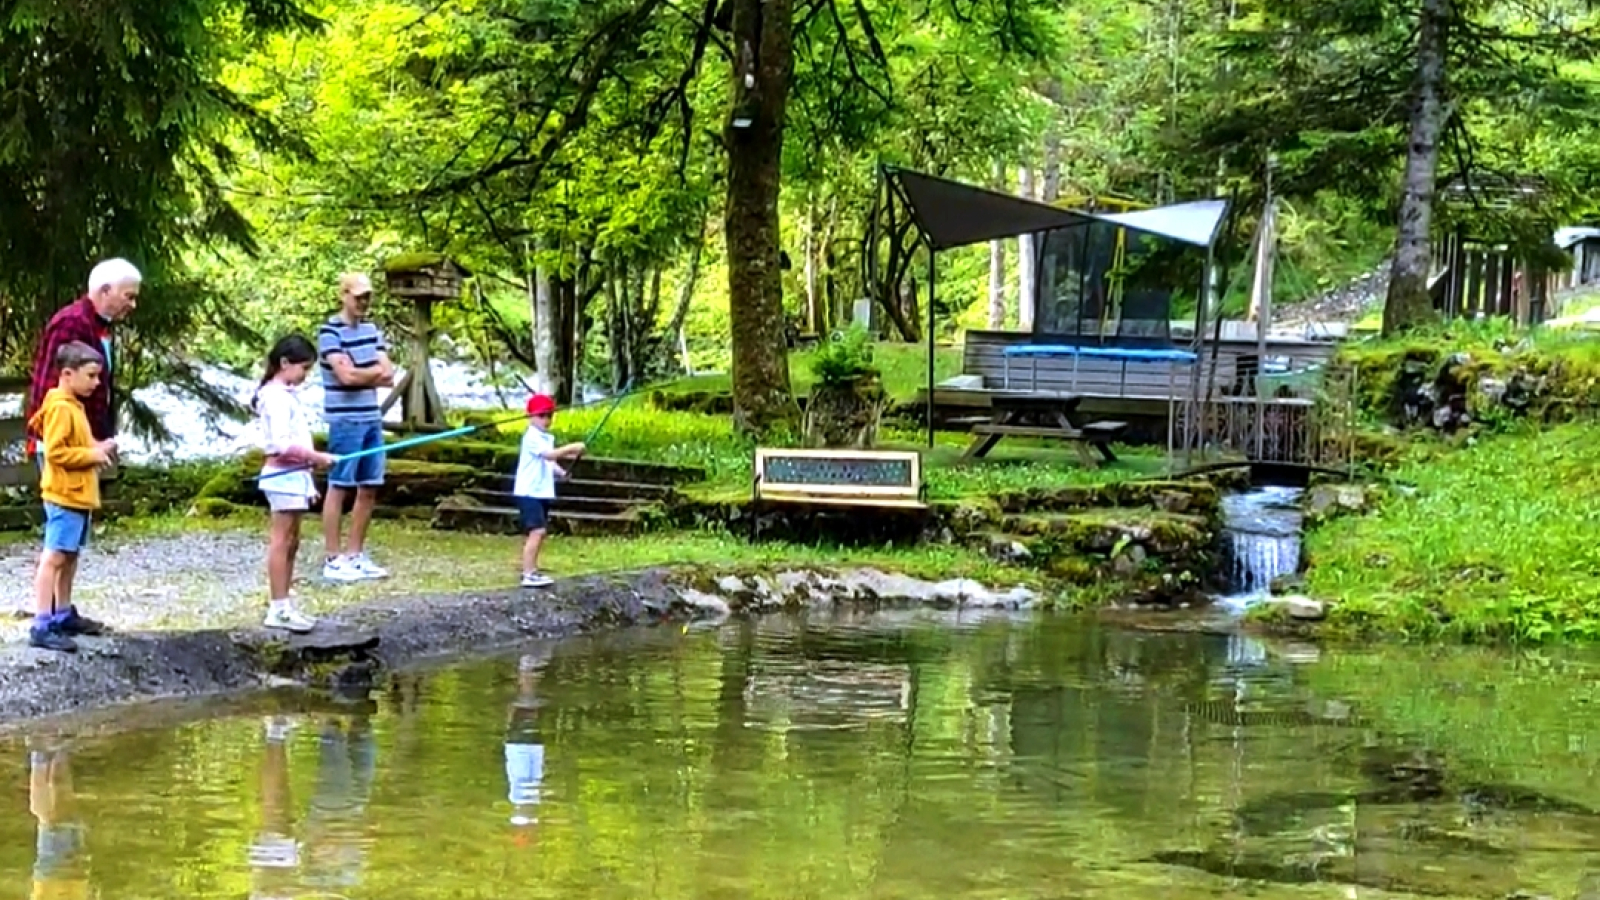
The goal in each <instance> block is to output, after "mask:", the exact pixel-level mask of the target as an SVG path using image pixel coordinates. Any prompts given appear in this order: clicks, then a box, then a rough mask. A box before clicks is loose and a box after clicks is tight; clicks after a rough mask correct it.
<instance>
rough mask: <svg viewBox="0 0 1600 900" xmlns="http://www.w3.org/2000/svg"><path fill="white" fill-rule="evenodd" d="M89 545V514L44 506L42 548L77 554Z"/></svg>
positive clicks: (49, 504)
mask: <svg viewBox="0 0 1600 900" xmlns="http://www.w3.org/2000/svg"><path fill="white" fill-rule="evenodd" d="M88 545H89V512H88V510H82V509H68V508H67V507H65V506H57V505H56V504H54V503H46V504H45V505H44V548H45V549H46V550H54V551H56V552H59V553H77V552H79V551H80V550H82V549H83V548H84V547H87V546H88Z"/></svg>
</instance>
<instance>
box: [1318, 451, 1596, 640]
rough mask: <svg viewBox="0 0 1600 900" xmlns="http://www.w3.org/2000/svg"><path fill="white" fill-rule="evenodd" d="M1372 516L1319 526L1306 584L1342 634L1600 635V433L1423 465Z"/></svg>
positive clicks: (1414, 465)
mask: <svg viewBox="0 0 1600 900" xmlns="http://www.w3.org/2000/svg"><path fill="white" fill-rule="evenodd" d="M1395 474H1396V477H1397V478H1398V479H1399V480H1400V481H1401V482H1402V483H1408V484H1412V485H1415V487H1416V490H1415V492H1414V493H1410V494H1405V493H1397V494H1396V496H1394V497H1393V498H1391V499H1390V500H1388V501H1386V502H1385V503H1384V504H1383V506H1382V507H1381V508H1380V509H1379V510H1377V511H1376V512H1374V513H1371V514H1369V515H1367V516H1365V517H1360V518H1350V519H1343V520H1339V521H1335V522H1331V523H1328V524H1326V525H1324V526H1323V527H1321V528H1318V529H1316V530H1315V531H1314V532H1313V533H1312V534H1311V535H1310V536H1309V537H1308V541H1307V548H1306V549H1307V552H1308V553H1309V559H1310V561H1311V568H1310V572H1309V575H1308V587H1309V588H1310V590H1311V592H1312V593H1313V594H1314V595H1316V596H1319V597H1326V598H1330V599H1333V600H1335V601H1338V604H1339V605H1338V606H1337V607H1336V608H1335V610H1334V613H1333V615H1332V617H1331V619H1330V623H1331V624H1332V625H1333V626H1335V627H1342V628H1346V629H1350V630H1353V631H1370V632H1375V633H1390V634H1398V635H1403V636H1407V637H1416V638H1428V637H1445V636H1448V637H1453V638H1456V639H1460V640H1468V641H1473V640H1518V641H1530V642H1533V641H1543V640H1551V639H1560V638H1574V639H1595V638H1600V578H1597V577H1596V576H1597V574H1600V539H1597V537H1600V430H1597V428H1596V427H1595V426H1593V425H1566V426H1562V427H1559V428H1555V429H1551V430H1548V431H1534V430H1531V429H1529V430H1526V431H1523V432H1520V433H1514V434H1505V435H1492V436H1487V437H1483V438H1480V440H1479V442H1478V443H1477V444H1476V445H1475V446H1473V447H1469V448H1466V449H1462V450H1457V451H1452V452H1448V453H1441V452H1438V451H1437V450H1436V451H1435V452H1433V453H1431V454H1419V455H1418V458H1416V459H1414V460H1413V461H1411V462H1408V463H1406V464H1404V465H1402V466H1401V468H1400V470H1399V471H1398V472H1396V473H1395Z"/></svg>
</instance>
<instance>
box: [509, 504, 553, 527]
mask: <svg viewBox="0 0 1600 900" xmlns="http://www.w3.org/2000/svg"><path fill="white" fill-rule="evenodd" d="M517 517H518V518H519V519H521V520H522V530H523V531H540V530H542V529H544V527H545V526H547V525H549V524H550V501H549V500H545V499H542V498H539V497H518V498H517Z"/></svg>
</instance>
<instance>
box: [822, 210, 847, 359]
mask: <svg viewBox="0 0 1600 900" xmlns="http://www.w3.org/2000/svg"><path fill="white" fill-rule="evenodd" d="M838 216H839V197H838V195H834V196H833V197H830V198H828V212H827V216H826V218H825V219H824V220H823V226H822V271H823V275H822V287H823V294H824V296H826V297H827V310H828V333H829V334H832V333H833V331H834V330H835V329H837V328H838V327H839V324H840V323H841V322H843V321H844V320H845V316H846V314H847V311H846V310H845V301H846V299H847V297H846V295H845V293H844V291H842V290H840V288H839V276H838V271H837V263H838V261H839V259H838V255H837V254H835V253H834V250H833V229H834V223H835V222H836V221H837V220H838Z"/></svg>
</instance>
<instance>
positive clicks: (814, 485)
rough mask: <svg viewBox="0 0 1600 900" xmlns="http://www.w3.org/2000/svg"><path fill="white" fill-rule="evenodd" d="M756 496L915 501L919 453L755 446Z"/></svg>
mask: <svg viewBox="0 0 1600 900" xmlns="http://www.w3.org/2000/svg"><path fill="white" fill-rule="evenodd" d="M755 468H756V496H757V497H760V496H761V495H763V494H809V495H813V496H822V497H883V498H885V499H889V498H894V499H904V498H909V499H916V498H917V497H920V496H921V494H922V454H920V453H918V452H917V451H915V450H810V449H796V450H790V449H782V448H776V447H758V448H756V467H755Z"/></svg>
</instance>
